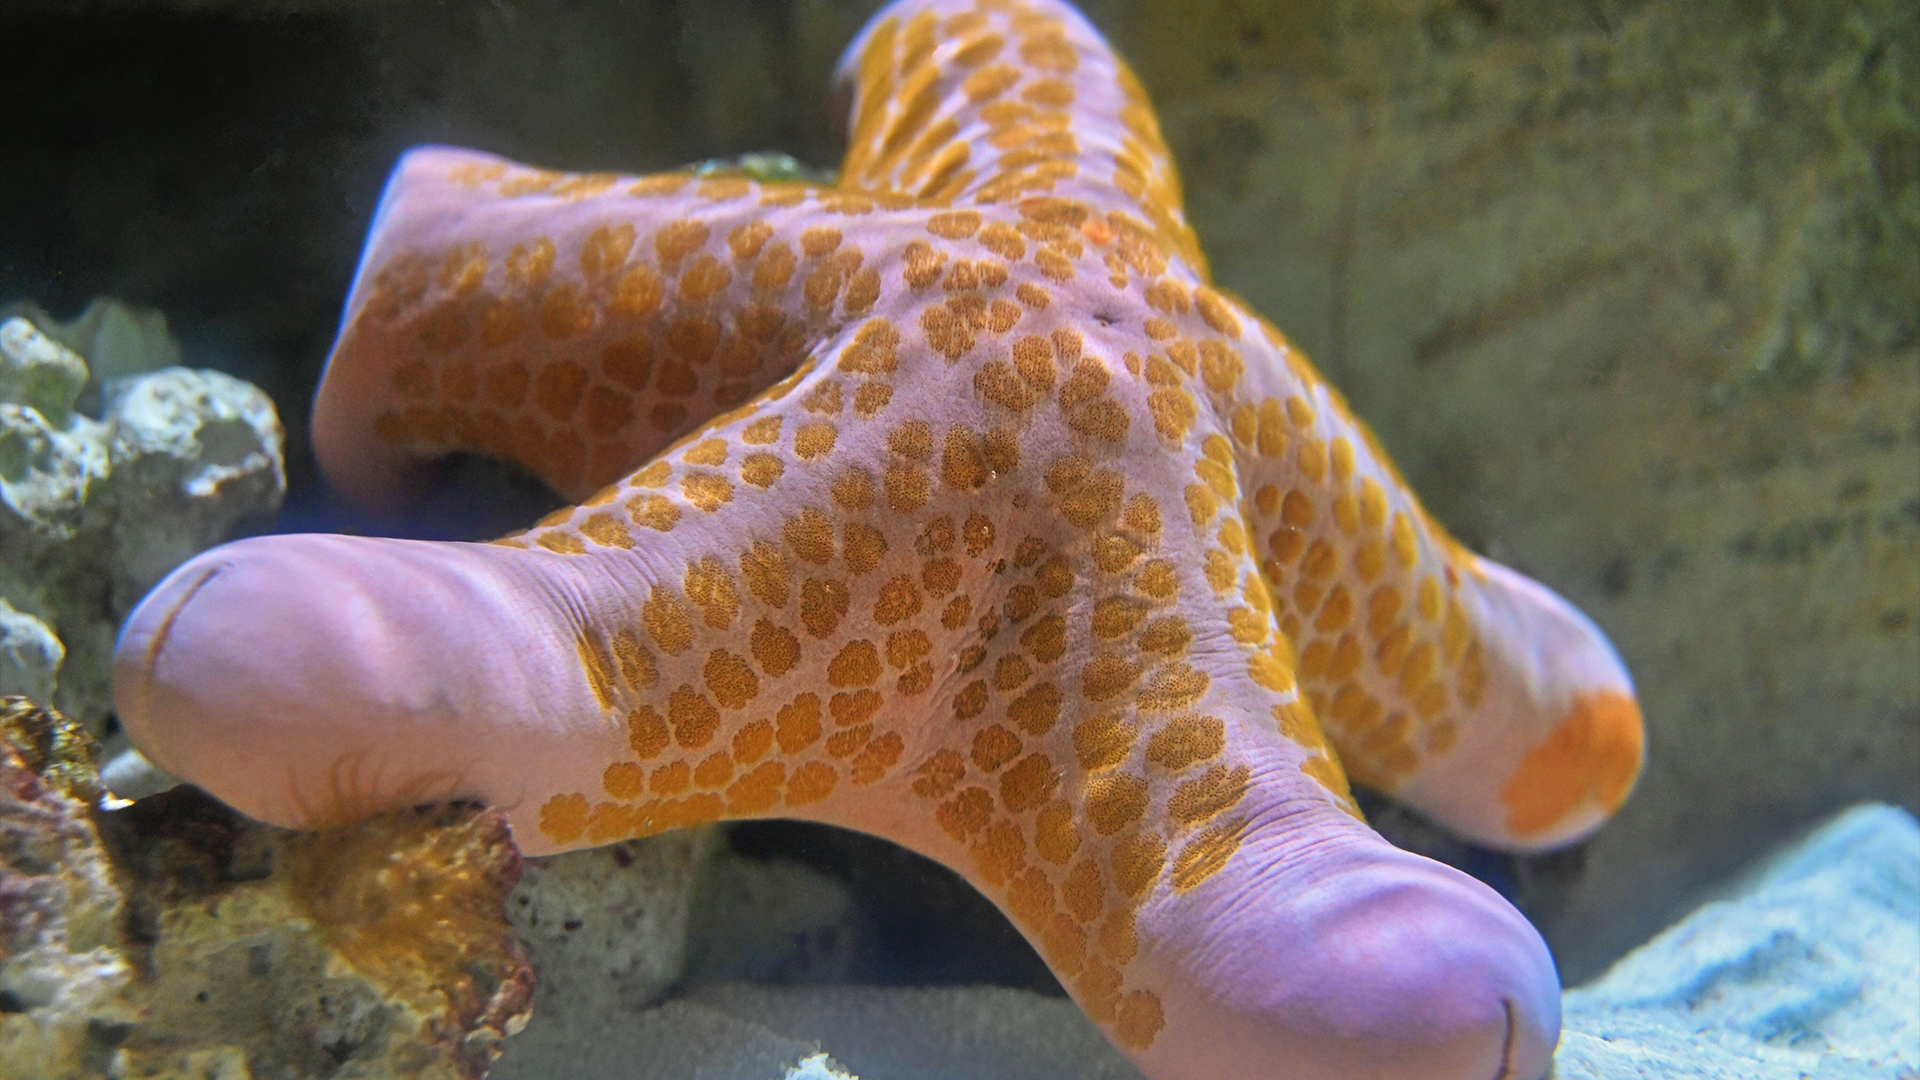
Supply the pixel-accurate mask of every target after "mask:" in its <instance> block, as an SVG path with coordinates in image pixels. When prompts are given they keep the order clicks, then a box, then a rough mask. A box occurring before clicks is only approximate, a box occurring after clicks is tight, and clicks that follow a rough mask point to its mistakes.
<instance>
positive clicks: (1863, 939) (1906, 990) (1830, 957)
mask: <svg viewBox="0 0 1920 1080" xmlns="http://www.w3.org/2000/svg"><path fill="white" fill-rule="evenodd" d="M849 1060H854V1059H852V1058H849ZM1903 1068H1904V1069H1905V1070H1907V1072H1905V1073H1902V1072H1901V1070H1902V1069H1903ZM1914 1071H1920V823H1916V822H1915V820H1914V818H1913V815H1911V814H1908V813H1907V812H1906V811H1904V810H1900V809H1896V808H1894V807H1890V806H1883V805H1865V806H1859V807H1855V808H1854V809H1852V810H1849V811H1847V812H1845V813H1843V814H1841V815H1840V816H1839V817H1837V818H1835V819H1833V820H1832V821H1830V822H1829V823H1827V824H1826V825H1823V826H1822V827H1820V828H1819V829H1818V830H1816V831H1815V832H1814V833H1813V834H1812V835H1811V836H1809V837H1808V838H1807V839H1805V840H1803V841H1801V842H1800V843H1798V844H1796V845H1793V846H1792V847H1790V848H1788V849H1787V850H1786V851H1784V852H1783V853H1781V854H1780V855H1778V856H1776V857H1774V858H1773V859H1770V860H1768V861H1767V862H1766V863H1765V864H1764V865H1763V866H1762V867H1761V868H1760V869H1758V870H1757V871H1755V872H1753V873H1752V874H1750V875H1748V876H1746V877H1745V878H1744V879H1743V880H1742V881H1740V882H1738V883H1736V884H1735V885H1733V886H1731V887H1730V888H1729V889H1728V890H1726V895H1725V898H1723V899H1719V900H1715V901H1712V902H1710V903H1708V904H1706V905H1704V906H1702V907H1701V908H1700V909H1699V910H1697V911H1695V912H1694V913H1693V914H1692V915H1689V916H1688V917H1687V918H1685V919H1684V920H1682V921H1681V922H1679V923H1678V924H1676V925H1675V926H1673V927H1671V928H1669V929H1668V930H1666V931H1665V932H1663V933H1661V934H1660V935H1659V936H1658V937H1655V938H1654V939H1653V940H1652V941H1650V942H1648V943H1647V944H1645V945H1643V946H1641V947H1640V948H1638V949H1636V950H1634V951H1633V952H1632V953H1630V954H1628V955H1627V956H1626V957H1625V958H1624V959H1622V960H1621V961H1620V962H1619V963H1617V964H1615V965H1614V966H1613V968H1612V969H1611V970H1609V971H1608V972H1607V973H1606V975H1605V976H1603V977H1602V978H1600V979H1599V980H1598V981H1596V982H1594V983H1591V984H1589V985H1587V986H1583V987H1581V988H1579V989H1577V990H1573V991H1570V992H1569V993H1568V994H1567V995H1566V1031H1565V1034H1563V1035H1562V1037H1561V1040H1560V1052H1559V1055H1558V1057H1557V1059H1556V1075H1557V1076H1558V1077H1559V1078H1560V1080H1627V1078H1634V1080H1638V1078H1641V1077H1662V1078H1666V1077H1671V1078H1675V1080H1694V1078H1698V1080H1723V1078H1724V1080H1736V1078H1737V1080H1800V1078H1801V1077H1811V1076H1818V1077H1821V1078H1822V1080H1855V1078H1858V1080H1894V1078H1895V1076H1896V1075H1902V1076H1911V1075H1912V1074H1913V1072H1914Z"/></svg>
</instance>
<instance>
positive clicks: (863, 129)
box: [838, 0, 1205, 273]
mask: <svg viewBox="0 0 1920 1080" xmlns="http://www.w3.org/2000/svg"><path fill="white" fill-rule="evenodd" d="M838 78H839V80H840V84H841V86H842V87H843V89H844V90H845V91H846V92H847V95H848V98H849V100H850V104H851V109H850V117H849V121H848V138H847V155H846V159H845V161H844V163H843V164H842V167H841V170H842V171H841V182H842V183H843V184H847V185H850V186H854V187H862V188H869V189H873V190H877V191H897V192H903V193H906V194H909V195H913V196H915V197H916V198H922V199H928V200H934V201H939V202H947V203H951V204H953V205H955V206H962V205H992V204H996V203H1009V202H1015V201H1018V200H1020V199H1022V198H1027V197H1033V196H1042V195H1045V196H1053V197H1058V198H1061V199H1067V200H1073V201H1075V202H1078V203H1081V204H1084V205H1086V206H1090V207H1093V208H1095V209H1096V210H1097V211H1098V212H1099V214H1100V215H1102V220H1101V221H1100V223H1099V226H1098V227H1100V228H1106V227H1115V228H1120V229H1123V230H1127V231H1144V232H1151V233H1153V234H1155V235H1157V236H1158V237H1159V238H1160V239H1161V240H1162V241H1163V242H1164V243H1165V244H1166V245H1167V246H1168V247H1169V248H1170V249H1172V251H1173V252H1174V253H1175V254H1176V255H1177V256H1178V257H1180V258H1182V259H1183V260H1185V261H1186V262H1188V263H1189V264H1190V265H1191V266H1193V267H1194V268H1196V270H1198V271H1199V272H1201V273H1204V272H1205V271H1204V266H1205V264H1204V261H1203V259H1202V258H1201V255H1200V248H1199V243H1198V241H1197V240H1196V239H1195V238H1194V235H1193V230H1192V229H1191V228H1189V227H1188V225H1187V222H1186V217H1185V214H1184V212H1183V211H1182V209H1181V205H1180V202H1181V199H1180V182H1179V179H1178V176H1177V173H1176V171H1175V169H1174V165H1173V157H1172V155H1171V154H1169V153H1168V152H1167V148H1166V144H1165V143H1164V142H1163V141H1162V140H1161V137H1160V127H1159V122H1158V121H1157V120H1156V119H1155V118H1154V114H1153V110H1152V108H1151V107H1150V106H1149V104H1148V102H1147V96H1146V92H1145V90H1144V89H1142V88H1141V86H1140V83H1139V80H1137V79H1136V78H1135V77H1134V75H1133V72H1132V71H1130V70H1129V69H1128V68H1127V65H1126V64H1125V63H1124V62H1123V61H1122V60H1121V59H1120V58H1119V57H1118V56H1117V55H1115V54H1114V52H1113V49H1112V48H1111V47H1110V46H1108V45H1107V43H1106V41H1105V40H1104V39H1102V38H1101V36H1100V34H1099V32H1098V31H1097V30H1095V29H1094V28H1093V26H1092V25H1091V24H1090V23H1088V22H1087V20H1086V18H1085V17H1084V16H1082V15H1081V14H1080V13H1079V12H1078V11H1076V10H1074V9H1073V8H1072V7H1071V6H1070V5H1068V4H1065V3H1060V2H1057V0H1009V2H997V0H901V2H897V3H894V4H892V5H891V6H889V7H887V8H886V9H885V10H883V11H882V12H881V13H880V14H878V15H876V16H875V17H874V19H873V20H872V21H871V22H870V23H869V24H868V26H867V29H866V30H865V31H863V32H862V34H861V35H860V36H859V37H858V38H856V39H855V40H854V42H853V44H852V45H851V46H850V47H849V48H848V50H847V53H846V55H845V57H844V58H843V59H842V61H841V64H840V71H839V75H838ZM1109 217H1110V219H1111V220H1110V221H1109V220H1108V218H1109Z"/></svg>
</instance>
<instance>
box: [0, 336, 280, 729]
mask: <svg viewBox="0 0 1920 1080" xmlns="http://www.w3.org/2000/svg"><path fill="white" fill-rule="evenodd" d="M38 326H39V324H38V323H36V322H34V321H32V320H30V319H27V318H20V317H15V318H10V319H7V320H6V321H5V322H4V323H0V598H4V599H5V600H6V601H7V602H8V603H10V604H11V605H12V606H13V607H14V608H16V609H19V610H22V611H26V612H28V613H29V614H31V615H33V616H34V617H35V618H37V619H39V620H41V621H42V622H43V623H45V624H46V626H47V627H49V628H50V629H51V630H52V631H53V632H54V634H55V635H57V638H58V641H59V644H60V645H61V647H62V648H63V649H64V653H65V659H64V661H63V663H62V667H61V671H60V679H59V682H58V685H57V686H55V687H54V692H55V693H56V694H57V697H56V698H55V699H54V700H53V701H52V702H50V703H51V704H53V705H55V706H57V707H59V708H60V709H61V710H62V711H63V712H65V713H67V714H68V715H70V716H73V717H74V718H76V719H78V720H81V721H82V722H84V723H86V724H88V725H89V726H90V727H92V728H93V730H94V731H95V733H96V734H98V733H99V732H100V731H101V730H102V729H103V728H104V726H105V723H106V718H107V714H108V713H109V712H110V711H111V709H112V696H111V691H110V682H111V676H110V672H111V660H112V655H113V642H114V635H115V631H116V630H117V628H118V625H119V621H120V618H121V616H123V615H125V614H126V612H127V611H129V610H130V609H131V608H132V606H133V605H134V603H136V602H137V601H138V600H139V599H140V597H141V596H142V595H143V594H144V593H145V592H146V591H147V590H148V589H150V588H151V587H152V586H153V585H154V584H155V583H156V582H158V581H159V580H160V578H162V577H164V576H165V575H166V573H167V571H169V570H171V569H173V568H174V567H175V566H177V565H179V564H180V563H181V562H183V561H185V560H186V559H188V558H189V557H191V556H193V555H195V554H197V553H198V552H200V551H203V550H205V549H207V548H209V547H211V546H213V545H214V544H217V543H219V542H220V541H221V540H223V539H225V538H226V537H227V535H228V534H229V533H230V532H231V531H232V530H233V529H234V527H235V526H236V525H237V524H239V523H240V522H242V521H244V520H246V519H249V518H254V517H261V516H264V515H266V514H268V513H271V512H272V511H273V510H274V509H275V508H276V507H277V506H278V505H279V503H280V499H281V496H282V495H283V494H284V493H285V490H286V478H285V473H284V467H283V465H282V459H281V443H282V440H283V438H284V436H283V434H282V431H281V428H280V421H279V418H278V417H277V416H276V415H275V414H274V410H273V403H272V401H270V400H269V399H268V398H267V396H266V395H265V394H264V393H262V392H261V391H260V390H259V389H257V388H255V387H253V386H251V385H249V384H247V383H244V382H241V381H240V380H238V379H234V378H231V377H229V376H226V375H222V374H219V373H218V372H211V371H192V370H188V369H186V368H179V367H168V368H163V369H162V370H159V371H154V372H150V373H146V374H134V375H128V376H126V377H124V378H117V379H110V380H108V381H107V382H106V384H105V385H104V386H102V387H100V390H99V393H98V395H97V398H98V401H99V402H100V404H101V406H102V409H103V412H102V416H101V418H99V419H94V418H91V417H89V416H86V415H82V414H81V413H78V412H70V411H68V410H69V409H70V408H71V406H72V405H73V404H74V401H75V395H76V394H79V393H80V387H81V384H82V383H85V382H86V380H87V378H88V364H86V363H84V362H82V360H81V358H80V356H78V355H75V353H74V352H73V351H70V349H69V347H68V346H69V345H71V344H73V343H74V342H81V343H84V344H85V345H86V346H87V347H88V348H94V349H97V350H101V351H102V352H103V354H107V355H109V357H110V359H111V360H112V363H111V364H109V365H107V368H106V370H108V371H115V370H121V369H126V368H137V367H138V366H140V365H144V364H147V363H151V362H154V361H156V360H164V359H167V358H169V357H177V356H178V351H179V350H178V346H177V345H176V344H174V343H173V341H172V338H171V337H170V336H168V335H167V333H166V322H165V320H164V319H162V318H160V317H159V316H158V315H157V314H155V313H152V312H142V311H139V310H137V309H131V308H127V307H126V306H125V305H120V304H117V303H112V302H102V303H100V304H95V305H92V306H90V307H89V308H88V309H87V313H86V314H85V315H83V316H81V318H80V319H77V320H75V321H74V322H72V323H68V324H64V325H62V326H58V327H52V328H49V329H47V330H46V332H45V333H42V332H41V330H40V329H38V328H37V327H38ZM63 334H65V335H67V336H66V337H62V335H63ZM62 342H65V344H63V343H62ZM93 367H94V370H95V373H96V374H98V373H99V372H100V371H101V366H100V365H98V364H95V365H93ZM94 396H95V395H94V394H93V392H92V391H90V390H89V391H87V392H86V394H85V395H84V396H83V397H82V398H81V401H82V404H83V405H84V404H85V402H86V401H87V400H89V399H92V398H93V397H94ZM7 640H8V641H12V640H13V639H12V638H11V637H10V638H8V639H7ZM4 665H5V661H4V660H0V669H3V668H4ZM0 678H4V671H3V670H0ZM40 700H43V701H44V700H46V699H45V698H44V697H42V698H40Z"/></svg>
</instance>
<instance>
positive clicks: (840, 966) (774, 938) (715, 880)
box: [687, 849, 860, 985]
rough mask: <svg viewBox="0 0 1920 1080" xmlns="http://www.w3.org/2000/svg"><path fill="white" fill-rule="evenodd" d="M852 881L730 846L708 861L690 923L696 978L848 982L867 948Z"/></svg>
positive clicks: (692, 976)
mask: <svg viewBox="0 0 1920 1080" xmlns="http://www.w3.org/2000/svg"><path fill="white" fill-rule="evenodd" d="M859 938H860V932H859V928H858V908H857V906H856V905H855V903H854V899H853V893H852V890H851V888H850V887H849V886H848V884H847V882H846V881H844V880H842V879H840V878H837V877H833V876H831V875H829V874H825V873H822V872H820V871H819V870H816V869H814V868H812V867H810V866H807V865H805V864H803V863H799V862H796V861H794V860H792V859H777V858H776V859H749V858H744V857H742V856H740V855H738V854H735V853H734V852H733V851H732V850H730V849H729V850H724V851H722V852H720V853H719V854H717V855H716V856H715V857H714V858H712V859H710V860H709V861H708V862H707V865H706V867H705V869H704V870H703V871H702V873H701V875H700V880H699V883H698V884H697V886H696V887H695V890H694V894H693V919H692V923H691V925H690V926H689V928H688V945H687V979H688V981H690V982H696V983H700V982H753V983H763V984H765V983H774V984H781V985H795V984H814V983H837V982H846V981H848V978H849V976H850V974H851V973H852V970H853V964H854V960H855V956H856V954H857V953H858V951H859Z"/></svg>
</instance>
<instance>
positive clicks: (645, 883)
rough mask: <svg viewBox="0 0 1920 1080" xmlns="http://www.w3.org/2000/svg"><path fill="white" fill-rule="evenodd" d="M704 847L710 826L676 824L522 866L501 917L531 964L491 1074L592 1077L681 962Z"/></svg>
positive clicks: (529, 1078) (509, 1078) (530, 1078)
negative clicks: (518, 1011)
mask: <svg viewBox="0 0 1920 1080" xmlns="http://www.w3.org/2000/svg"><path fill="white" fill-rule="evenodd" d="M712 846H713V832H712V830H711V829H685V830H680V831H677V832H671V833H666V834H663V835H660V836H654V837H648V838H647V839H644V840H628V841H623V842H621V843H618V844H613V845H610V846H607V847H599V848H590V849H588V850H585V851H575V852H569V853H567V854H565V855H554V856H549V857H546V858H538V859H528V860H527V861H526V868H525V871H524V872H523V874H522V875H521V878H520V883H519V884H518V885H517V886H515V887H514V890H513V892H512V893H511V894H510V895H509V896H508V898H507V915H508V917H509V918H510V919H511V920H512V921H513V925H514V928H515V930H517V931H518V932H519V934H520V940H521V942H522V943H523V944H524V945H525V946H526V949H527V959H528V960H529V961H531V962H532V964H533V973H534V977H535V979H536V980H537V982H536V984H535V990H534V999H533V1017H532V1018H531V1019H530V1020H528V1022H527V1026H526V1029H525V1030H523V1031H521V1032H520V1033H519V1034H518V1035H515V1036H514V1037H513V1038H512V1039H510V1040H508V1043H507V1049H506V1053H505V1054H504V1055H503V1056H502V1057H501V1058H500V1060H499V1061H498V1062H497V1063H496V1064H495V1065H494V1068H493V1072H492V1073H491V1074H490V1075H491V1076H492V1077H493V1080H549V1078H551V1077H555V1076H591V1075H595V1074H596V1070H595V1069H593V1068H591V1067H590V1064H589V1063H590V1062H591V1061H597V1060H600V1059H601V1056H602V1055H603V1054H609V1053H612V1052H611V1051H609V1050H608V1047H609V1046H610V1045H615V1044H622V1043H624V1041H625V1040H627V1039H628V1038H630V1036H631V1033H630V1031H629V1029H630V1028H631V1027H632V1025H633V1019H634V1016H635V1015H636V1014H637V1013H639V1012H640V1011H641V1010H643V1009H644V1008H645V1007H646V1006H649V1005H652V1004H653V1003H654V1002H656V1001H658V1000H659V998H660V997H661V995H662V994H664V993H665V992H666V990H667V987H668V986H670V985H672V984H673V983H674V982H675V981H676V980H677V979H679V978H680V974H681V971H682V970H683V968H684V967H685V964H686V949H687V918H688V910H689V906H690V898H691V895H692V892H693V884H694V880H695V878H696V876H697V875H698V873H699V869H700V863H701V862H702V860H703V859H704V858H705V857H706V855H707V853H708V852H709V851H710V850H711V848H712ZM618 1056H619V1055H618V1054H613V1059H617V1058H618ZM797 1060H798V1058H790V1059H788V1060H787V1064H788V1065H791V1064H793V1063H794V1062H795V1061H797ZM623 1075H624V1074H623ZM766 1075H768V1076H769V1077H773V1076H778V1075H779V1073H777V1072H774V1073H769V1074H766Z"/></svg>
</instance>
